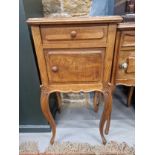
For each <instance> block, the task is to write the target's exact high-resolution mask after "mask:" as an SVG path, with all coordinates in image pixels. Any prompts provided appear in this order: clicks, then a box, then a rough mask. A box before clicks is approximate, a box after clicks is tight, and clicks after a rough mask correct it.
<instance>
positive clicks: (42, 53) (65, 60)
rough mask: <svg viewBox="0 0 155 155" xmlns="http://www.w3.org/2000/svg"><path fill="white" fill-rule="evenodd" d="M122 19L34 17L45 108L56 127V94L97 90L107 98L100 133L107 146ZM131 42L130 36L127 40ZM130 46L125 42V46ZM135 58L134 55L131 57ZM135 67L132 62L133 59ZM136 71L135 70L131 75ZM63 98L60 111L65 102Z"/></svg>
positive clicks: (53, 133) (53, 134)
mask: <svg viewBox="0 0 155 155" xmlns="http://www.w3.org/2000/svg"><path fill="white" fill-rule="evenodd" d="M121 21H122V18H121V17H120V16H106V17H91V18H90V17H82V18H77V17H74V18H32V19H29V20H28V21H27V22H28V24H30V25H31V30H32V36H33V41H34V46H35V52H36V56H37V61H38V66H39V70H40V75H41V81H42V85H41V108H42V111H43V114H44V116H45V118H46V119H47V120H48V122H49V124H50V125H51V128H52V138H51V141H50V142H51V144H53V142H54V139H55V134H56V124H55V121H54V119H53V116H52V115H51V113H50V111H49V104H48V99H49V95H50V93H52V92H80V91H82V92H90V91H97V92H100V93H102V94H103V95H104V96H105V104H104V109H103V113H102V116H101V120H100V125H99V130H100V134H101V138H102V142H103V144H105V143H106V139H105V137H104V133H105V134H108V132H109V127H110V116H111V110H112V83H111V73H112V72H111V70H112V62H113V58H114V45H115V38H116V30H117V24H118V23H120V22H121ZM126 40H127V41H128V40H129V41H130V40H131V39H130V35H129V37H128V38H127V39H126ZM124 44H126V42H125V43H123V45H124ZM130 57H131V56H130ZM128 61H129V64H130V65H131V66H132V64H133V62H132V59H129V60H128ZM131 71H132V67H130V69H128V72H131ZM57 96H58V98H59V108H61V101H60V100H61V99H60V95H58V94H57Z"/></svg>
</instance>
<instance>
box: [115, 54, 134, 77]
mask: <svg viewBox="0 0 155 155" xmlns="http://www.w3.org/2000/svg"><path fill="white" fill-rule="evenodd" d="M134 78H135V53H134V51H121V52H120V54H119V59H118V70H117V74H116V80H118V79H130V80H131V79H134Z"/></svg>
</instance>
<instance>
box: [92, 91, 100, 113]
mask: <svg viewBox="0 0 155 155" xmlns="http://www.w3.org/2000/svg"><path fill="white" fill-rule="evenodd" d="M93 105H94V111H95V112H98V105H99V92H97V91H95V92H94V100H93Z"/></svg>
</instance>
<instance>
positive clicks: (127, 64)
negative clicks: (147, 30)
mask: <svg viewBox="0 0 155 155" xmlns="http://www.w3.org/2000/svg"><path fill="white" fill-rule="evenodd" d="M111 78H112V83H114V84H115V85H126V86H131V89H130V92H129V96H128V105H129V104H130V102H131V101H130V100H131V95H132V92H133V86H134V85H135V25H134V23H121V24H119V25H118V28H117V35H116V43H115V54H114V62H113V74H112V77H111Z"/></svg>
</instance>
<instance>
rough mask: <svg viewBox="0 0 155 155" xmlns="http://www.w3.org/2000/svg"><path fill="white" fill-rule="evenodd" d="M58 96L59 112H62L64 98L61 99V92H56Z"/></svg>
mask: <svg viewBox="0 0 155 155" xmlns="http://www.w3.org/2000/svg"><path fill="white" fill-rule="evenodd" d="M56 96H57V103H58V112H59V113H60V112H61V107H62V99H61V94H60V93H59V92H56Z"/></svg>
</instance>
